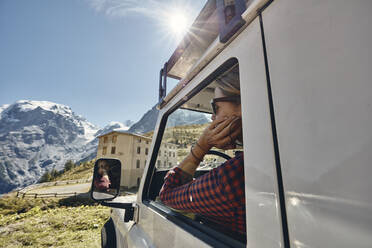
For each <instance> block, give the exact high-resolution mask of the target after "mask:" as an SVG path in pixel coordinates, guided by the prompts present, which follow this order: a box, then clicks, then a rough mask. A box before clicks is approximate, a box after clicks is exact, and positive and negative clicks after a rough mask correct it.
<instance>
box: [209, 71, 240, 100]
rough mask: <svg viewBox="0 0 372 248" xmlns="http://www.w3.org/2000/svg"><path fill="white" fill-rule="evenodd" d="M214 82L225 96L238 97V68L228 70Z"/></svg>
mask: <svg viewBox="0 0 372 248" xmlns="http://www.w3.org/2000/svg"><path fill="white" fill-rule="evenodd" d="M215 82H216V84H217V87H218V88H220V90H221V91H222V93H223V94H224V95H225V96H240V81H239V66H238V65H235V66H234V67H232V68H230V69H229V70H228V71H226V72H225V73H224V74H222V75H221V76H220V77H219V78H217V79H216V80H215Z"/></svg>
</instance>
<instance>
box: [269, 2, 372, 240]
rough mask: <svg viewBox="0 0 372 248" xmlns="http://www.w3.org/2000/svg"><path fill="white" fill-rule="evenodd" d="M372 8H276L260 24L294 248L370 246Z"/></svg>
mask: <svg viewBox="0 0 372 248" xmlns="http://www.w3.org/2000/svg"><path fill="white" fill-rule="evenodd" d="M371 13H372V1H361V0H358V1H330V0H324V1H298V0H281V1H274V2H273V3H272V4H271V5H270V6H269V7H268V8H267V9H266V10H265V11H264V12H263V20H264V27H265V37H266V45H267V52H268V60H269V68H270V76H271V84H272V90H273V98H274V105H275V116H276V120H277V132H278V140H279V148H280V157H281V164H282V173H283V181H284V189H285V192H286V206H287V215H288V224H289V236H290V239H291V245H292V246H293V247H371V246H372V217H371V216H372V215H371V214H372V193H371V190H372V180H371V179H370V178H371V175H372V166H371V165H372V164H371V161H372V131H371V127H372V81H371V80H372V70H371V69H372V32H371V30H372V28H371V27H372V26H371V25H372V15H371Z"/></svg>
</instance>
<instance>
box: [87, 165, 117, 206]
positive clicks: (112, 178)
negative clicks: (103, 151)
mask: <svg viewBox="0 0 372 248" xmlns="http://www.w3.org/2000/svg"><path fill="white" fill-rule="evenodd" d="M120 178H121V162H120V160H118V159H108V158H100V159H98V160H97V161H96V163H95V165H94V171H93V179H92V186H91V191H90V196H91V198H92V199H93V200H95V201H98V202H101V201H110V200H113V199H114V198H116V197H117V196H118V195H119V193H120Z"/></svg>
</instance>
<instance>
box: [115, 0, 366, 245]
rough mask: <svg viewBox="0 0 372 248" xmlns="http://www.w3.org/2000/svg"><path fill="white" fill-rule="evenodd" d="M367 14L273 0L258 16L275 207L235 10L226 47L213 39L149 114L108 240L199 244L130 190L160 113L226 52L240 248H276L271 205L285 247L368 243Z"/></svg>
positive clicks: (254, 42) (258, 105)
mask: <svg viewBox="0 0 372 248" xmlns="http://www.w3.org/2000/svg"><path fill="white" fill-rule="evenodd" d="M264 2H266V1H254V2H253V3H251V5H250V7H249V6H248V9H249V8H251V9H254V10H255V11H256V10H257V8H256V7H255V6H261V5H262V4H263V3H264ZM371 12H372V1H362V0H358V1H345V0H343V1H330V0H325V1H315V0H311V1H304V0H302V1H301V0H276V1H274V2H273V3H271V4H270V5H269V6H268V7H267V8H266V9H265V10H264V11H263V14H262V17H263V25H264V30H265V40H266V48H267V57H268V68H269V75H270V79H271V85H272V94H273V100H274V110H275V112H274V114H275V119H276V128H277V133H278V142H279V143H278V144H279V154H280V162H281V171H282V174H283V183H284V185H283V186H284V190H285V199H286V202H285V203H286V209H281V208H280V206H281V204H280V202H279V196H278V194H279V193H278V179H277V171H276V161H275V153H274V148H273V147H274V144H273V132H272V128H273V126H272V123H271V121H272V119H271V118H270V108H269V101H268V88H267V77H266V73H267V71H266V70H265V61H264V53H263V50H264V47H263V44H262V37H261V29H260V23H259V20H258V17H256V18H255V19H254V18H252V16H251V15H252V13H253V12H252V13H248V12H246V13H244V18H246V19H247V20H249V22H251V23H250V24H249V25H248V26H247V27H245V28H244V30H242V31H241V32H240V33H239V35H236V37H234V39H233V40H232V41H230V43H229V44H228V45H227V46H226V47H225V46H224V45H222V44H221V43H219V41H218V40H216V41H215V42H213V43H212V44H211V46H210V47H209V48H208V49H207V50H206V53H205V55H204V56H203V57H201V59H200V60H199V61H198V62H197V64H196V65H194V66H193V67H192V68H191V70H190V73H192V74H193V75H192V76H190V80H191V81H189V82H188V83H187V84H185V86H184V87H182V88H181V89H180V91H179V92H178V93H177V94H175V95H174V96H172V98H170V99H169V101H168V102H166V105H165V106H164V107H163V108H162V109H160V111H159V117H158V121H157V124H156V127H155V131H154V136H153V137H154V138H153V141H152V145H151V149H150V151H151V152H150V153H149V157H148V159H147V161H148V162H147V163H148V164H147V165H146V168H145V170H144V176H143V177H142V181H141V184H140V188H139V190H138V195H137V198H136V199H131V200H129V199H128V198H126V199H124V198H116V199H115V200H114V201H115V202H134V201H135V202H136V203H137V206H138V217H135V220H136V222H134V221H131V222H129V223H124V212H125V210H120V209H114V210H113V213H112V219H113V220H114V223H115V230H116V236H117V246H118V247H210V246H209V245H208V244H207V243H205V242H204V241H202V240H200V239H198V238H197V237H195V236H194V235H192V234H191V233H188V232H187V231H186V230H185V229H183V228H182V227H180V226H179V225H177V224H175V223H174V222H172V221H170V220H169V219H168V218H166V217H165V216H164V215H163V214H160V213H159V212H158V211H157V210H156V207H149V205H148V204H145V203H143V202H142V198H143V196H142V193H143V191H144V190H143V188H144V184H145V179H146V175H147V174H148V173H151V171H149V167H150V166H149V163H150V158H151V155H152V151H153V150H154V147H155V142H156V137H157V135H158V131H159V127H160V123H161V121H162V117H163V116H164V114H166V113H167V112H168V111H169V110H170V109H171V108H172V107H173V106H175V105H176V104H177V103H179V102H181V101H183V100H185V99H188V95H189V94H190V92H191V91H192V90H193V89H195V88H196V87H197V86H198V85H199V84H200V83H201V82H202V81H203V80H204V79H206V78H207V77H208V76H209V75H211V74H212V73H213V72H214V71H215V70H216V69H217V68H218V67H219V66H221V65H222V64H223V63H224V62H226V61H227V60H228V59H230V58H237V60H238V62H239V70H240V82H241V102H242V116H243V130H244V131H243V135H244V162H245V180H246V184H245V193H246V221H247V247H268V248H271V247H284V246H285V244H284V241H283V235H287V234H286V233H283V228H282V226H283V223H282V219H281V217H282V211H286V213H287V223H288V228H289V238H290V242H291V247H371V244H372V235H371V233H372V217H371V216H372V194H371V191H372V181H371V180H370V179H369V178H370V176H371V175H372V166H371V161H372V155H371V154H372V132H371V131H370V129H371V127H372V102H371V101H372V100H371V99H372V83H371V78H372V70H371V65H372V48H371V44H372V32H371V25H372V15H371V14H370V13H371ZM211 59H212V60H211ZM209 60H211V61H209ZM195 71H198V72H197V73H195ZM190 75H191V74H190ZM186 77H187V76H186ZM132 198H133V197H132ZM165 211H166V210H165Z"/></svg>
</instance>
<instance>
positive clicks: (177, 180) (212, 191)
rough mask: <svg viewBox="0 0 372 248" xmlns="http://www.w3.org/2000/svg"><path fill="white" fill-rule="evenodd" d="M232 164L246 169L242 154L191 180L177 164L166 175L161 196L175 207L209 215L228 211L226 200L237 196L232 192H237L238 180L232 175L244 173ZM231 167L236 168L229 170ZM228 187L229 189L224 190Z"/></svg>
mask: <svg viewBox="0 0 372 248" xmlns="http://www.w3.org/2000/svg"><path fill="white" fill-rule="evenodd" d="M233 167H241V169H243V167H244V166H243V160H242V156H237V157H235V158H232V159H230V160H228V161H226V162H225V163H224V164H222V165H221V166H219V167H218V168H215V169H212V170H211V171H209V172H208V173H206V174H204V175H202V176H200V177H198V178H197V179H196V180H192V179H191V176H190V175H188V174H187V173H185V172H184V171H182V170H181V169H180V168H178V167H176V168H174V169H173V170H171V171H169V172H168V173H167V175H166V176H165V181H164V185H163V187H162V189H161V191H160V195H159V196H160V199H161V201H162V202H164V203H165V204H166V205H168V206H170V207H172V208H175V209H179V210H186V211H191V212H193V213H199V214H206V215H208V216H221V215H223V214H224V212H225V211H223V208H224V207H226V204H230V202H231V200H235V199H236V197H237V196H236V195H235V196H232V195H230V194H231V193H233V194H234V193H237V192H232V191H234V190H231V186H233V185H234V184H236V183H235V182H232V181H235V178H232V180H230V177H231V175H234V177H236V178H238V177H239V174H240V176H241V175H242V174H241V173H240V172H239V171H238V170H236V168H235V169H234V168H233ZM231 169H233V170H234V171H235V172H233V173H232V172H231V171H227V170H231ZM185 175H186V176H185ZM187 175H188V176H189V177H187ZM243 175H244V174H243ZM185 178H187V179H185ZM226 183H232V185H231V186H229V185H225V184H226ZM243 185H244V178H243ZM226 187H227V191H226V190H225V188H226ZM243 190H244V189H243ZM243 195H244V194H243ZM234 198H235V199H234ZM230 206H231V205H230ZM226 214H229V213H226Z"/></svg>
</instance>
